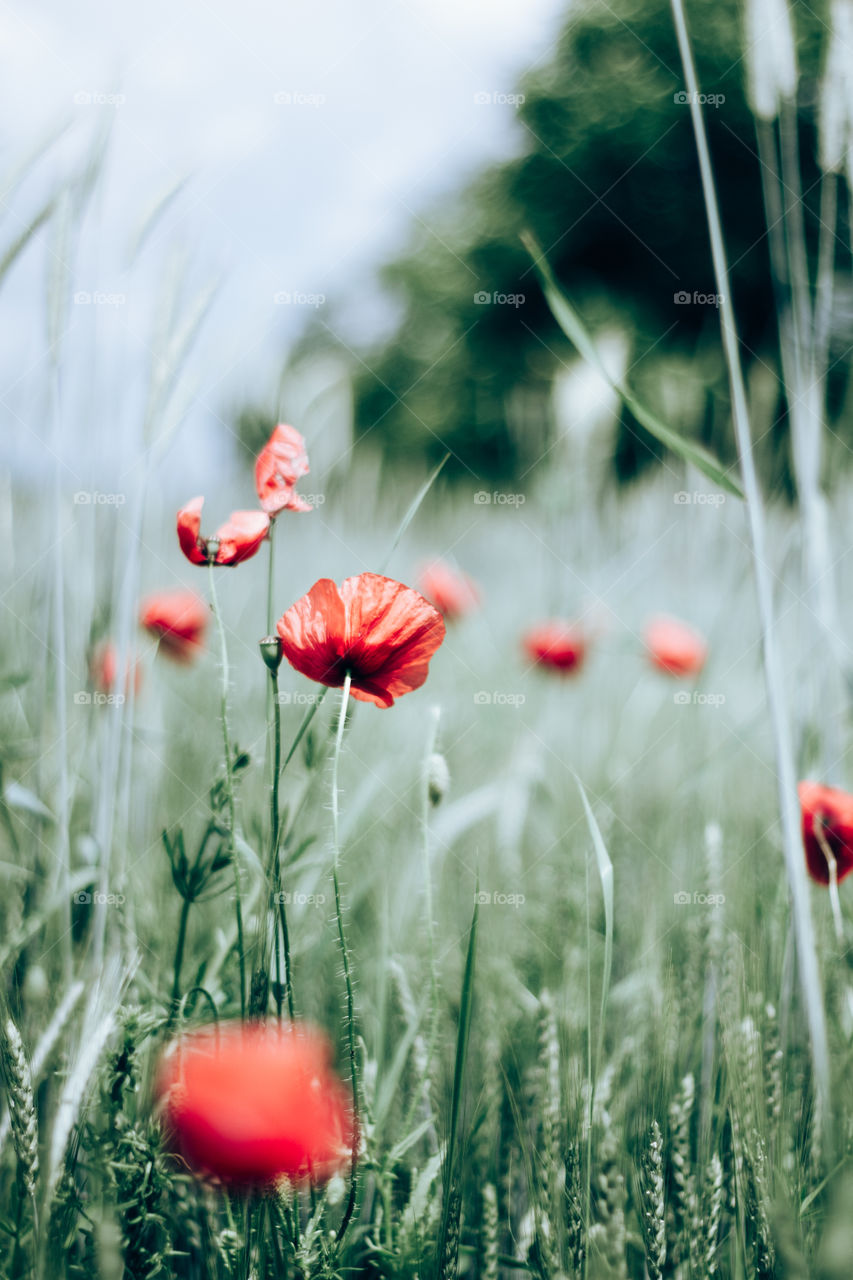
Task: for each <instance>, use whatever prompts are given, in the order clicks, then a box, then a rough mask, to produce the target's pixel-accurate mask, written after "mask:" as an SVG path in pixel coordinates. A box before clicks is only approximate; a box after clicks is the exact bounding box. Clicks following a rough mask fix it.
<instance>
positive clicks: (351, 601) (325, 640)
mask: <svg viewBox="0 0 853 1280" xmlns="http://www.w3.org/2000/svg"><path fill="white" fill-rule="evenodd" d="M277 630H278V634H279V635H280V636H281V642H282V648H283V650H284V656H285V657H286V658H287V660H288V662H289V663H290V665H291V666H292V667H295V668H296V670H297V671H301V672H302V674H303V675H305V676H308V677H309V678H310V679H311V680H317V681H318V682H319V683H320V684H326V685H329V686H330V687H331V688H333V689H337V688H340V686H341V685H342V684H343V683H344V679H345V677H346V674H347V672H349V673H350V676H351V677H352V684H351V690H352V696H353V697H354V698H358V699H360V701H362V702H373V703H375V704H376V706H377V707H390V706H392V705H393V702H394V699H395V698H399V697H400V696H401V694H404V693H409V692H410V691H411V690H412V689H419V688H420V686H421V685H422V684H423V682H424V681H425V680H426V678H427V673H428V671H429V660H430V658H431V657H432V655H433V654H434V653H435V651H436V649H437V648H438V646H439V645H440V644H441V642H442V640H443V639H444V622H443V620H442V617H441V614H440V613H439V612H438V610H437V609H434V608H433V606H432V605H431V604H430V603H429V601H428V600H424V598H423V596H422V595H419V593H418V592H417V591H413V590H412V588H411V587H404V586H403V584H402V583H401V582H395V581H394V579H393V578H383V577H382V576H381V575H380V574H378V573H361V574H359V575H358V577H357V578H347V579H346V580H345V582H344V583H343V585H342V587H341V589H340V591H338V588H337V586H336V585H335V583H334V582H332V581H331V580H330V579H329V578H321V579H320V581H319V582H315V583H314V586H313V587H312V588H311V590H310V591H309V592H308V594H307V595H306V596H303V597H302V599H301V600H297V601H296V604H294V605H291V607H290V608H289V609H288V611H287V613H285V614H284V616H283V617H281V618H279V620H278V625H277Z"/></svg>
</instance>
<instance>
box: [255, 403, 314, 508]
mask: <svg viewBox="0 0 853 1280" xmlns="http://www.w3.org/2000/svg"><path fill="white" fill-rule="evenodd" d="M307 474H308V454H307V453H306V452H305V441H304V440H303V438H302V436H301V435H300V434H299V432H298V431H297V430H296V429H295V428H294V427H288V426H286V425H285V424H284V423H283V422H282V423H279V425H278V426H277V427H276V428H275V430H274V431H273V433H272V435H271V436H270V438H269V440H268V441H267V442H266V444H265V445H264V447H263V449H262V450H261V452H260V453H259V454H258V457H257V459H256V461H255V488H256V489H257V491H258V498H259V500H260V503H261V506H262V507H263V509H264V511H266V513H267V515H270V516H277V515H278V513H279V512H280V511H284V510H288V511H310V510H311V509H312V508H311V503H310V502H306V501H305V499H304V498H300V496H299V494H298V493H296V492H295V485H296V482H297V480H300V479H301V478H302V476H307Z"/></svg>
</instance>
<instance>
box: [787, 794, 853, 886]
mask: <svg viewBox="0 0 853 1280" xmlns="http://www.w3.org/2000/svg"><path fill="white" fill-rule="evenodd" d="M797 794H798V795H799V797H800V809H801V810H802V815H803V844H804V845H805V850H806V866H807V867H808V871H809V875H810V876H811V878H812V880H815V881H817V883H818V884H829V862H828V860H827V856H826V855H827V851H828V852H829V855H830V857H832V858H834V859H835V866H836V875H837V878H838V879H839V880H843V879H844V877H845V876H846V875H847V873H848V872H849V871H853V796H851V795H848V794H847V792H846V791H839V790H838V789H837V788H836V787H825V786H823V785H822V784H821V783H820V782H801V783H800V785H799V787H798V788H797Z"/></svg>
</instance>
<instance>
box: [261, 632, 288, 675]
mask: <svg viewBox="0 0 853 1280" xmlns="http://www.w3.org/2000/svg"><path fill="white" fill-rule="evenodd" d="M258 643H259V645H260V650H261V657H262V658H263V660H264V662H265V663H266V666H267V669H268V670H269V671H271V672H272V674H273V675H275V674H276V672H277V671H278V669H279V667H280V666H281V660H282V658H283V657H284V653H283V651H282V647H281V639H280V637H279V636H264V638H263V640H260V641H259V642H258Z"/></svg>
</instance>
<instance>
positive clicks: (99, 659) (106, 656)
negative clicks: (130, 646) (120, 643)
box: [89, 640, 142, 694]
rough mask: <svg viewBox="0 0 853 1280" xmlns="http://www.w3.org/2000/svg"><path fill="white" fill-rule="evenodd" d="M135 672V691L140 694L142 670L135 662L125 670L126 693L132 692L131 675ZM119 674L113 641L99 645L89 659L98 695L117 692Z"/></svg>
mask: <svg viewBox="0 0 853 1280" xmlns="http://www.w3.org/2000/svg"><path fill="white" fill-rule="evenodd" d="M131 671H132V672H133V691H134V693H139V690H140V687H141V685H142V668H141V667H140V666H139V663H138V662H136V661H135V660H134V662H133V664H131V663H128V664H127V666H126V668H125V676H124V692H125V693H128V692H129V691H130V675H131ZM117 674H118V655H117V653H116V647H115V645H114V644H113V642H112V640H104V641H103V642H102V643H101V644H99V645H98V646H97V647H96V648H95V650H94V651H93V653H92V656H91V658H90V659H89V679H90V680H91V682H92V684H93V685H94V687H95V689H97V691H98V693H106V694H110V693H113V692H114V691H115V683H116V675H117Z"/></svg>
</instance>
